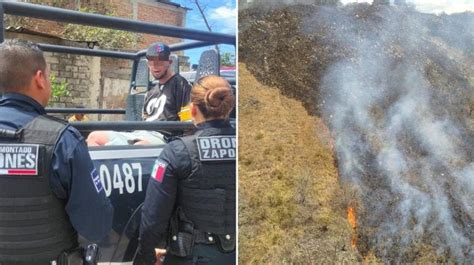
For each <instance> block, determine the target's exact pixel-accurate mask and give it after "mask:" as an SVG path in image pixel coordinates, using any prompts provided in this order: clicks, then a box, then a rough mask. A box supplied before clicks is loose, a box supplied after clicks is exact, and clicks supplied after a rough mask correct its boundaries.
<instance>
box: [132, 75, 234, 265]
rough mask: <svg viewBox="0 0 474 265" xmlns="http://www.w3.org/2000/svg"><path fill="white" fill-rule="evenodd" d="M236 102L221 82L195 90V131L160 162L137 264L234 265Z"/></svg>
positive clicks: (202, 82) (204, 81) (206, 81)
mask: <svg viewBox="0 0 474 265" xmlns="http://www.w3.org/2000/svg"><path fill="white" fill-rule="evenodd" d="M234 105H235V98H234V95H233V93H232V90H231V88H230V85H229V83H228V82H227V81H226V80H225V79H223V78H221V77H218V76H206V77H203V78H201V79H199V80H198V81H197V82H196V83H195V84H194V86H193V88H192V90H191V105H190V109H191V116H192V119H193V123H194V124H195V126H196V130H195V132H194V134H193V135H190V136H185V137H181V138H178V139H177V140H174V141H172V142H170V143H169V144H168V145H166V146H165V148H164V149H163V151H162V153H161V154H160V156H159V157H158V159H157V160H156V162H155V165H154V168H153V171H152V175H151V178H150V181H149V183H148V188H147V193H146V198H145V202H144V206H143V208H142V219H141V225H140V244H139V250H138V253H137V255H136V258H135V260H134V264H155V261H156V255H155V248H160V249H166V256H165V257H164V264H235V241H236V238H235V236H236V234H235V228H236V213H235V210H236V209H235V205H236V201H235V193H236V190H235V189H236V188H235V182H236V167H235V165H236V164H235V159H236V138H235V129H234V128H232V126H231V124H230V123H229V120H228V117H229V113H230V112H231V110H232V109H233V107H234Z"/></svg>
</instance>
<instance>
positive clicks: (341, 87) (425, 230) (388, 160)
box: [305, 8, 474, 263]
mask: <svg viewBox="0 0 474 265" xmlns="http://www.w3.org/2000/svg"><path fill="white" fill-rule="evenodd" d="M331 10H335V9H324V8H323V9H321V12H319V13H317V14H314V16H313V18H312V19H310V20H307V21H305V25H306V28H305V31H306V32H307V33H308V34H311V32H312V31H313V30H315V29H316V28H317V27H320V26H321V27H323V26H324V25H331V24H332V23H334V22H336V23H337V22H338V21H339V22H340V24H341V25H345V26H347V25H351V26H350V27H349V28H346V29H337V30H332V31H330V32H327V34H330V36H331V38H333V39H335V40H337V41H336V42H337V43H338V45H340V46H341V47H349V48H350V52H349V54H351V55H350V56H349V57H346V58H344V59H341V60H340V61H339V62H337V63H335V64H333V65H332V66H331V67H330V68H329V70H328V71H327V73H326V74H325V77H324V79H323V83H322V88H321V89H322V95H323V99H322V102H324V104H323V117H324V118H325V119H326V120H327V121H328V122H329V124H330V127H331V130H332V132H333V133H334V135H335V146H336V152H337V155H338V162H339V170H340V175H341V178H342V179H343V180H345V181H347V182H349V183H352V185H353V186H355V187H356V188H357V190H358V192H359V195H360V196H361V198H362V201H363V207H364V213H365V220H364V222H365V225H366V226H368V227H372V228H373V229H374V231H375V232H374V237H373V238H370V239H369V240H370V241H371V242H372V243H373V244H372V245H373V247H376V248H377V249H376V251H377V255H378V256H379V257H381V258H382V259H385V260H387V261H402V262H403V261H406V259H404V258H403V257H404V255H410V251H413V248H414V247H416V246H417V245H418V244H420V242H421V243H429V244H430V245H432V246H433V247H434V248H435V250H436V252H437V253H438V254H440V255H445V254H446V255H448V256H449V257H452V258H454V259H455V260H456V261H457V262H460V263H471V262H474V249H473V243H474V231H473V230H474V229H473V228H474V223H473V221H474V162H473V154H472V150H473V148H474V146H473V145H472V143H473V142H472V132H469V130H467V129H466V127H465V126H464V125H463V121H462V119H461V120H460V119H458V118H457V117H458V115H459V113H453V109H456V108H455V107H453V106H452V104H456V102H453V101H452V100H448V97H446V95H445V92H443V91H448V92H447V93H448V94H453V95H457V94H459V93H460V92H459V91H455V90H462V89H464V88H463V87H452V89H453V91H449V89H450V88H449V87H434V86H433V83H430V80H428V78H427V77H426V68H427V65H428V64H429V63H427V62H426V61H423V60H427V59H426V58H430V59H431V60H435V59H436V58H441V59H439V60H436V64H438V65H440V66H441V67H442V68H443V69H452V68H453V65H455V62H453V61H452V60H450V59H449V56H447V54H440V53H441V52H446V53H449V51H450V50H449V49H445V50H442V49H437V50H435V49H434V47H435V46H433V44H432V42H431V40H430V39H426V36H430V35H429V34H427V33H426V29H427V28H429V27H428V26H427V25H425V24H424V23H425V21H424V20H423V19H420V20H411V19H410V18H409V17H403V16H401V15H400V13H398V14H393V13H392V12H390V11H389V9H385V10H384V9H381V10H380V11H379V12H378V13H377V14H376V19H375V21H376V23H375V25H376V26H375V27H372V28H370V27H369V26H368V25H369V24H368V23H367V19H357V18H356V17H353V16H349V15H347V16H342V15H341V13H340V12H334V13H331ZM369 20H370V18H369ZM467 23H472V21H470V22H467ZM372 25H373V24H372ZM450 30H452V33H453V34H452V35H450V36H449V37H450V38H452V39H449V40H448V42H449V43H448V44H449V45H448V46H451V44H454V43H455V42H457V43H456V45H457V46H456V47H466V46H469V45H472V39H471V40H470V41H471V42H467V43H466V38H465V35H462V34H460V33H458V32H457V29H456V28H452V29H448V31H450ZM456 34H457V35H458V37H457V39H456ZM469 36H472V35H469ZM453 46H454V45H453ZM471 48H472V47H471ZM453 49H455V48H453ZM420 54H422V55H420ZM466 56H472V54H471V55H469V54H466ZM433 58H435V59H433ZM431 63H433V62H431ZM454 71H461V69H458V68H454ZM471 74H472V73H471ZM446 75H449V73H446ZM471 89H472V87H471ZM443 93H444V94H443ZM458 100H460V101H462V100H463V99H458Z"/></svg>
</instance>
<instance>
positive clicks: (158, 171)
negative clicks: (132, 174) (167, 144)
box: [151, 159, 168, 183]
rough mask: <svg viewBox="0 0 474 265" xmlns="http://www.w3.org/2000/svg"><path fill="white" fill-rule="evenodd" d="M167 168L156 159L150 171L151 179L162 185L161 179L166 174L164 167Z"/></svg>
mask: <svg viewBox="0 0 474 265" xmlns="http://www.w3.org/2000/svg"><path fill="white" fill-rule="evenodd" d="M167 166H168V164H167V163H166V162H165V161H163V160H161V159H157V160H156V161H155V165H154V166H153V169H152V171H151V177H152V178H153V179H154V180H156V181H158V182H160V183H162V182H163V179H164V177H165V172H166V167H167Z"/></svg>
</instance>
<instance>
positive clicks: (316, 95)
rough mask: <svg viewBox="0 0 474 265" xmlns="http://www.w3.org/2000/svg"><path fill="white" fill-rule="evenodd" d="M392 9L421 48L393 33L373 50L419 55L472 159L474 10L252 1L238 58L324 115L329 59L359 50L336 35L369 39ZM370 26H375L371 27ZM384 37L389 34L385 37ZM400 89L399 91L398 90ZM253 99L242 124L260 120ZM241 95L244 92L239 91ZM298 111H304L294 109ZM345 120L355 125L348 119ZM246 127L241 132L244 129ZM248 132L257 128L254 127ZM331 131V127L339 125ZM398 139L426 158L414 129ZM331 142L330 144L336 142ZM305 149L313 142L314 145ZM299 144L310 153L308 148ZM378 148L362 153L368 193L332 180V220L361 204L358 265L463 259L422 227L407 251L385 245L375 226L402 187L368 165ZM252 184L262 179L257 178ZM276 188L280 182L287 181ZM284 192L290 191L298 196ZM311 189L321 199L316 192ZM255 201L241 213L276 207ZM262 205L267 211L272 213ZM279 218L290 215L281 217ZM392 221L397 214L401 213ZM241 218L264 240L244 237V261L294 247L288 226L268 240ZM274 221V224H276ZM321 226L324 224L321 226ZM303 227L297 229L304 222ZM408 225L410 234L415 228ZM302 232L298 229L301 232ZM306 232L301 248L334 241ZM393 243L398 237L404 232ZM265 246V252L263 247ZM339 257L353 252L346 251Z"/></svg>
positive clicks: (464, 218) (247, 232)
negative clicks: (411, 49)
mask: <svg viewBox="0 0 474 265" xmlns="http://www.w3.org/2000/svg"><path fill="white" fill-rule="evenodd" d="M315 13H319V14H328V16H330V15H331V14H332V15H334V18H335V19H334V20H333V21H331V19H328V17H325V18H324V19H322V18H321V19H318V17H314V14H315ZM387 13H390V14H394V15H393V17H402V20H403V21H410V23H411V24H410V26H414V27H418V28H417V31H419V32H423V34H422V35H420V36H419V38H417V40H416V41H417V42H419V43H417V45H418V46H419V47H420V48H419V49H418V50H417V52H416V53H407V51H405V50H404V46H403V42H402V41H400V42H397V41H396V38H394V41H393V42H392V43H390V44H389V45H387V44H386V41H385V42H384V41H383V40H381V41H380V45H387V47H384V49H374V52H380V50H383V52H384V54H381V55H380V56H388V57H390V58H391V59H392V61H393V62H394V66H393V67H394V68H396V67H399V65H397V62H398V61H400V62H401V61H402V59H405V58H406V57H411V58H413V62H415V63H414V64H415V66H414V67H416V68H417V69H419V70H420V71H421V72H422V73H424V75H425V77H426V78H427V80H428V81H429V83H430V87H432V89H433V90H434V91H433V95H434V96H433V97H432V98H431V102H430V103H431V104H432V105H433V106H438V107H435V108H433V109H432V111H433V112H434V113H432V115H435V116H446V117H449V118H450V119H451V120H452V121H453V122H454V123H455V124H456V125H457V126H458V127H459V128H461V131H460V134H459V136H458V137H457V138H456V141H459V142H464V143H465V144H464V147H465V148H462V149H461V150H459V152H462V153H464V154H465V157H467V161H471V162H472V161H473V158H474V156H473V148H472V147H473V146H474V137H473V135H474V134H473V128H474V126H473V115H474V113H473V111H474V95H473V94H474V92H473V91H474V89H473V87H474V57H473V54H474V33H473V31H472V29H470V25H472V24H469V23H465V22H466V21H473V18H472V16H473V14H472V13H461V14H455V15H449V16H448V15H440V16H435V15H430V14H422V13H419V12H417V11H415V10H413V9H411V8H408V7H393V6H392V7H391V6H372V5H368V4H357V5H356V4H354V5H349V6H346V7H324V6H316V5H294V6H281V7H278V8H274V9H267V8H251V9H246V10H241V11H240V12H239V61H241V62H244V63H245V67H246V69H248V71H249V72H250V74H251V75H253V76H255V78H256V79H257V80H258V81H259V82H260V83H261V84H262V85H263V86H269V87H275V88H277V89H278V90H279V91H280V93H281V94H282V95H283V96H286V97H289V98H293V99H296V100H297V101H299V102H301V103H302V105H303V106H304V108H305V110H306V111H307V112H308V113H309V114H310V115H312V116H313V117H315V118H318V119H319V118H322V111H323V109H324V104H325V102H324V101H323V100H321V99H322V95H323V94H324V91H325V89H328V88H325V87H324V86H323V81H322V80H323V77H324V75H325V74H326V73H327V71H328V69H329V67H330V66H331V65H333V64H334V63H336V62H338V61H340V60H348V59H349V60H350V59H351V58H352V57H353V54H354V50H353V49H354V48H353V47H351V46H348V45H343V44H341V42H340V41H337V40H336V39H335V38H334V35H344V32H345V31H347V32H358V33H359V34H360V35H361V38H362V37H364V36H363V35H364V34H366V33H367V32H371V33H374V34H378V32H383V31H384V28H383V27H382V24H384V23H381V22H380V21H381V20H383V19H387V18H386V17H384V14H387ZM341 14H343V15H344V16H345V17H350V18H351V19H355V20H357V21H359V22H361V23H360V24H359V25H362V26H363V27H364V29H363V30H362V29H360V28H357V26H354V25H351V24H350V21H349V20H344V19H342V20H338V19H337V18H339V17H340V15H341ZM391 17H392V16H391ZM393 23H400V21H399V20H397V21H393ZM308 24H311V25H313V26H312V27H311V29H308V27H307V25H308ZM367 28H368V29H369V30H367ZM452 28H456V29H457V31H456V32H453V31H452V30H451V29H452ZM453 34H457V35H462V37H465V38H466V39H468V40H470V42H467V45H465V44H466V43H463V44H460V43H458V42H452V41H451V39H452V38H453ZM380 35H381V36H382V35H383V34H380ZM456 37H459V36H456ZM381 38H383V37H381ZM376 45H377V44H376ZM375 56H377V55H375ZM390 74H391V73H387V75H390ZM239 75H240V73H239ZM390 78H391V80H397V78H398V77H397V76H396V74H394V76H391V77H390ZM393 86H394V87H395V86H397V83H396V82H393ZM246 89H249V88H247V87H245V83H240V90H241V91H244V90H246ZM394 91H396V90H395V89H394ZM250 93H251V92H250ZM248 97H249V98H248V99H246V100H244V101H243V102H242V101H241V103H240V104H247V105H244V106H242V105H239V108H240V109H241V110H242V112H241V115H240V117H239V119H240V120H241V121H242V120H244V121H243V122H241V124H247V123H250V124H253V122H254V120H253V119H254V118H253V116H252V115H259V110H258V108H259V107H258V106H259V104H260V105H261V104H262V102H261V99H259V98H258V97H255V98H252V97H251V96H248ZM398 97H399V95H397V94H396V93H394V94H393V95H390V96H389V97H388V98H387V106H388V105H389V104H390V103H391V102H392V101H393V100H395V99H396V98H398ZM240 99H242V97H241V98H240ZM385 107H386V106H384V105H381V106H378V109H377V110H374V115H380V116H384V115H385V110H386V109H385ZM246 109H252V115H247V114H246V111H247V110H246ZM294 114H295V115H297V113H294ZM271 119H278V117H270V118H269V119H267V120H263V121H260V122H261V123H263V125H265V124H266V123H271V122H270V121H268V120H271ZM321 124H323V123H321ZM290 126H291V125H290ZM348 126H349V127H350V124H349V125H348ZM323 127H324V125H321V126H320V127H317V128H316V130H319V129H322V128H323ZM240 128H241V131H242V126H241V127H240ZM244 129H251V126H249V127H248V128H244ZM282 129H283V128H282ZM329 129H331V128H329ZM332 133H333V134H334V133H336V132H332ZM244 134H245V133H243V135H244ZM328 135H330V134H328ZM333 136H334V135H333ZM241 137H242V136H241ZM265 137H266V136H265V131H262V132H261V136H260V139H263V138H265ZM296 137H298V136H296ZM368 137H369V136H368ZM401 137H402V138H403V139H401V140H400V141H401V142H403V144H404V145H406V149H405V150H408V151H407V154H406V155H407V157H409V158H412V159H419V158H420V157H423V156H424V154H425V152H426V151H425V150H423V147H422V146H421V145H420V144H419V143H418V142H417V141H416V140H415V139H412V138H411V136H410V135H409V134H407V135H406V137H403V136H401ZM320 139H321V137H320ZM239 140H240V141H241V142H244V141H245V139H244V138H241V139H239ZM328 141H329V142H330V141H331V140H328ZM368 141H370V140H368ZM276 143H278V141H277V140H274V142H271V143H268V144H269V145H271V144H276ZM250 146H251V145H243V146H242V145H241V146H240V150H241V151H240V152H241V153H240V154H243V155H244V156H243V160H242V156H241V160H240V161H239V163H241V164H242V162H243V163H244V164H245V163H247V164H252V163H253V162H252V157H253V156H258V155H259V154H258V152H257V150H258V149H253V148H251V147H250ZM246 148H247V149H248V150H247V149H246ZM269 148H270V147H269ZM308 148H310V147H309V146H308ZM300 151H301V152H303V153H305V152H306V150H300ZM372 151H373V152H372V153H371V152H368V153H367V154H366V155H365V157H364V164H365V169H366V170H365V171H364V174H365V176H363V179H364V180H365V184H367V185H368V186H369V187H370V189H368V190H369V191H370V192H368V193H362V194H361V193H360V192H359V193H358V192H356V191H353V190H352V187H351V186H350V185H349V184H347V183H345V182H344V181H338V182H335V183H334V185H338V186H339V187H332V189H334V190H336V191H338V190H339V189H342V191H338V192H340V194H344V196H334V197H331V200H332V201H331V202H332V203H333V207H331V211H334V214H335V215H336V216H338V217H337V218H336V217H334V218H335V219H331V220H338V222H340V219H339V218H340V217H341V216H342V215H343V213H344V211H345V208H346V207H347V205H348V203H349V202H351V203H354V202H355V203H354V204H355V205H356V209H357V210H356V212H357V215H358V216H357V217H358V220H357V222H358V227H357V237H358V244H357V250H358V254H357V255H356V256H357V259H356V260H357V261H358V262H367V263H371V262H375V263H378V262H385V263H386V262H391V261H394V260H395V261H397V262H403V263H412V262H413V263H453V262H454V263H455V262H459V260H457V261H456V260H455V259H454V258H453V257H452V256H451V254H450V253H449V252H446V251H445V252H440V251H437V250H436V245H435V244H432V242H434V241H436V235H435V234H425V236H424V238H419V239H417V241H416V242H413V243H412V244H411V245H410V247H409V248H406V246H402V245H400V246H399V248H398V249H397V246H395V249H394V247H393V245H391V246H390V248H389V249H387V248H388V247H387V246H385V245H384V242H383V240H381V239H380V238H379V239H376V238H375V237H374V234H375V233H376V231H377V229H380V227H379V226H380V224H381V220H382V219H384V218H386V216H391V215H393V209H392V208H393V207H394V205H395V203H396V200H397V196H396V194H391V193H390V189H389V188H387V186H388V184H387V183H385V182H386V179H384V178H380V177H378V176H379V175H381V174H382V173H380V172H377V170H376V167H375V166H374V167H372V166H371V163H375V158H374V155H373V153H375V152H376V151H377V150H372ZM279 159H281V158H279ZM327 159H331V160H332V161H333V163H335V164H336V168H337V163H338V162H337V161H338V154H337V151H333V154H332V157H330V158H327ZM453 163H454V162H453ZM266 168H267V170H268V171H270V172H271V171H272V170H275V168H272V165H266ZM246 170H249V168H248V167H246V166H243V167H242V168H241V169H240V172H239V174H247V172H246ZM438 171H439V172H445V171H447V170H446V169H444V168H442V167H441V166H440V168H439V169H438ZM419 173H420V172H412V174H414V175H415V174H419ZM253 174H256V175H259V176H260V175H262V174H263V175H264V172H259V173H255V172H253ZM310 177H311V176H310ZM242 181H247V179H246V178H244V179H241V180H240V182H241V189H244V191H243V193H242V192H241V196H242V197H243V198H242V197H241V198H240V199H241V200H243V202H244V206H245V205H246V201H247V204H248V198H245V196H246V195H245V194H246V193H249V192H250V189H251V187H248V188H247V187H246V185H245V184H242ZM253 181H254V182H258V179H257V180H253ZM253 185H260V184H253ZM270 188H271V187H270ZM278 188H279V189H282V187H281V186H279V187H278ZM444 188H445V189H447V190H449V189H451V187H450V184H449V183H446V184H445V186H444ZM290 193H291V191H290ZM286 196H290V197H291V194H290V195H286ZM308 196H310V195H308ZM311 196H314V197H317V196H318V194H314V195H311ZM313 199H314V198H313ZM316 199H317V198H316ZM254 203H256V204H258V205H257V206H255V205H252V206H248V205H247V206H248V207H241V208H240V212H241V213H240V215H243V216H244V217H245V216H250V215H252V212H253V211H258V214H261V212H266V211H271V210H270V208H272V207H273V206H272V205H271V204H270V205H265V204H263V203H262V202H260V201H259V202H254ZM449 203H450V204H451V208H452V209H454V211H455V213H454V218H455V219H456V220H455V221H457V222H458V223H459V224H464V225H466V224H467V225H469V227H467V228H466V230H465V231H468V232H467V233H468V234H467V237H468V238H469V239H470V240H471V242H472V240H473V239H474V232H473V229H472V226H473V223H474V221H473V220H472V219H470V217H469V215H468V214H466V213H463V212H462V211H460V210H459V208H460V207H459V205H460V203H461V202H458V201H457V199H456V198H454V197H453V198H450V201H449ZM277 204H278V206H280V207H281V205H284V203H283V202H281V201H280V202H278V203H277ZM380 204H384V205H380ZM265 207H267V208H268V209H267V210H265V209H264V208H265ZM293 207H294V206H293ZM374 207H377V208H383V209H384V210H383V211H382V212H377V214H374V213H373V212H371V211H370V209H372V208H374ZM274 214H278V213H274ZM287 214H288V213H287ZM381 215H385V216H381ZM272 218H277V217H272ZM282 218H283V219H285V218H284V217H282ZM394 218H396V217H395V216H394ZM264 219H265V215H263V216H262V215H260V220H259V221H262V220H264ZM243 220H244V221H245V220H247V219H246V218H244V219H243ZM285 220H286V222H287V223H285V227H291V226H292V225H294V226H300V227H302V228H301V231H306V230H305V229H304V227H305V226H307V227H310V226H311V224H309V223H308V222H300V223H298V224H292V223H291V220H292V218H289V219H285ZM288 220H289V221H288ZM313 221H314V220H313ZM241 222H242V221H241ZM262 222H263V221H262ZM329 222H330V220H329ZM239 225H240V226H241V227H242V228H240V229H241V230H240V231H241V235H242V236H241V240H250V239H251V238H252V236H251V235H252V234H258V235H259V240H260V241H259V244H260V245H259V247H258V248H256V247H255V245H258V244H255V245H252V244H250V245H249V244H245V243H244V244H241V247H240V250H239V251H240V252H241V253H243V256H242V257H243V259H245V260H243V259H241V261H244V263H247V262H245V261H249V260H250V261H253V262H257V261H258V262H257V263H260V262H270V263H275V260H278V258H275V256H273V255H272V254H271V251H273V252H274V253H279V254H281V253H282V251H283V250H282V249H287V248H288V246H285V244H283V243H281V242H280V241H279V240H280V239H281V238H285V235H283V234H284V229H283V231H280V230H274V231H273V233H280V234H279V235H278V236H275V235H274V234H273V235H272V233H270V232H268V233H269V235H268V236H269V237H272V236H273V237H274V238H275V237H276V238H278V239H279V240H276V241H275V240H273V241H272V240H270V239H266V238H265V235H262V234H261V233H260V232H259V229H260V228H257V227H256V225H255V224H250V223H246V222H244V223H240V224H239ZM268 227H271V225H269V226H268ZM318 229H320V230H319V231H322V230H321V227H319V228H318ZM323 230H324V229H323ZM288 231H290V230H288ZM297 231H300V230H298V229H297ZM301 231H300V232H301ZM404 232H405V233H410V231H404ZM281 233H283V234H281ZM295 233H296V234H298V233H299V232H295ZM305 233H307V234H306V236H301V237H300V241H298V242H299V243H298V246H299V247H300V248H301V249H305V251H308V252H309V253H311V249H310V248H311V247H308V246H304V243H303V242H304V239H303V238H308V237H313V238H311V240H312V241H311V242H312V244H314V246H317V245H318V244H322V245H324V244H327V242H329V241H331V240H333V239H328V235H327V234H325V237H324V238H323V237H321V238H320V240H319V241H318V238H314V237H318V236H320V233H313V234H312V235H311V233H310V232H307V231H306V232H305ZM341 236H347V237H348V238H347V240H348V241H350V236H351V233H348V232H347V231H345V232H340V233H339V234H337V235H334V237H335V238H337V237H341ZM400 236H402V235H400ZM291 237H296V236H295V235H291V236H290V238H291ZM329 237H330V236H329ZM393 240H394V241H397V239H393ZM336 241H337V240H336ZM276 242H280V244H282V246H281V247H277V246H276V245H277V244H278V243H276ZM342 242H346V244H345V245H344V246H343V247H341V249H342V250H341V249H339V250H337V251H339V252H341V253H343V254H341V255H342V256H344V255H347V257H348V259H347V260H348V261H355V258H354V257H355V256H354V254H353V253H350V254H349V252H350V251H349V252H344V251H347V249H349V248H350V246H349V245H348V244H347V241H344V240H342ZM395 245H396V244H395ZM314 246H313V247H314ZM308 248H309V249H308ZM262 249H265V251H264V250H262ZM314 249H315V250H314V252H313V255H318V254H320V252H318V251H317V247H314ZM292 251H293V252H295V251H296V250H295V249H292ZM467 251H469V250H467ZM283 252H284V251H283ZM262 253H264V254H262ZM344 253H346V254H344ZM262 255H263V256H262ZM275 255H276V254H275ZM257 257H259V258H257ZM303 257H307V256H304V255H303V256H300V257H299V258H298V257H295V259H294V260H292V261H291V262H290V263H295V264H298V263H304V259H301V258H303ZM341 260H346V259H345V258H343V259H341ZM280 261H281V260H280ZM312 261H314V262H315V263H318V261H322V260H318V259H317V258H316V260H312ZM253 262H250V263H253ZM286 262H288V260H286ZM286 262H283V263H286ZM276 263H278V262H276Z"/></svg>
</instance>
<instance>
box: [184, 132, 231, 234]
mask: <svg viewBox="0 0 474 265" xmlns="http://www.w3.org/2000/svg"><path fill="white" fill-rule="evenodd" d="M181 140H182V141H183V142H184V144H185V146H186V148H187V150H188V152H189V154H190V157H191V161H192V172H191V174H190V175H189V177H187V178H185V179H183V180H181V181H180V183H179V186H178V204H177V206H178V207H180V208H181V209H182V210H183V212H184V214H185V215H186V217H187V218H188V219H189V220H190V221H192V222H193V223H194V228H195V229H198V230H199V231H202V232H206V233H213V234H216V235H219V236H223V238H230V235H231V236H232V240H235V225H236V216H235V203H236V198H235V196H236V194H235V193H236V191H235V190H236V186H235V182H236V179H235V178H236V167H235V159H236V148H235V129H234V128H206V129H203V130H201V131H198V132H197V133H196V134H194V135H192V136H187V137H183V138H181Z"/></svg>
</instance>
